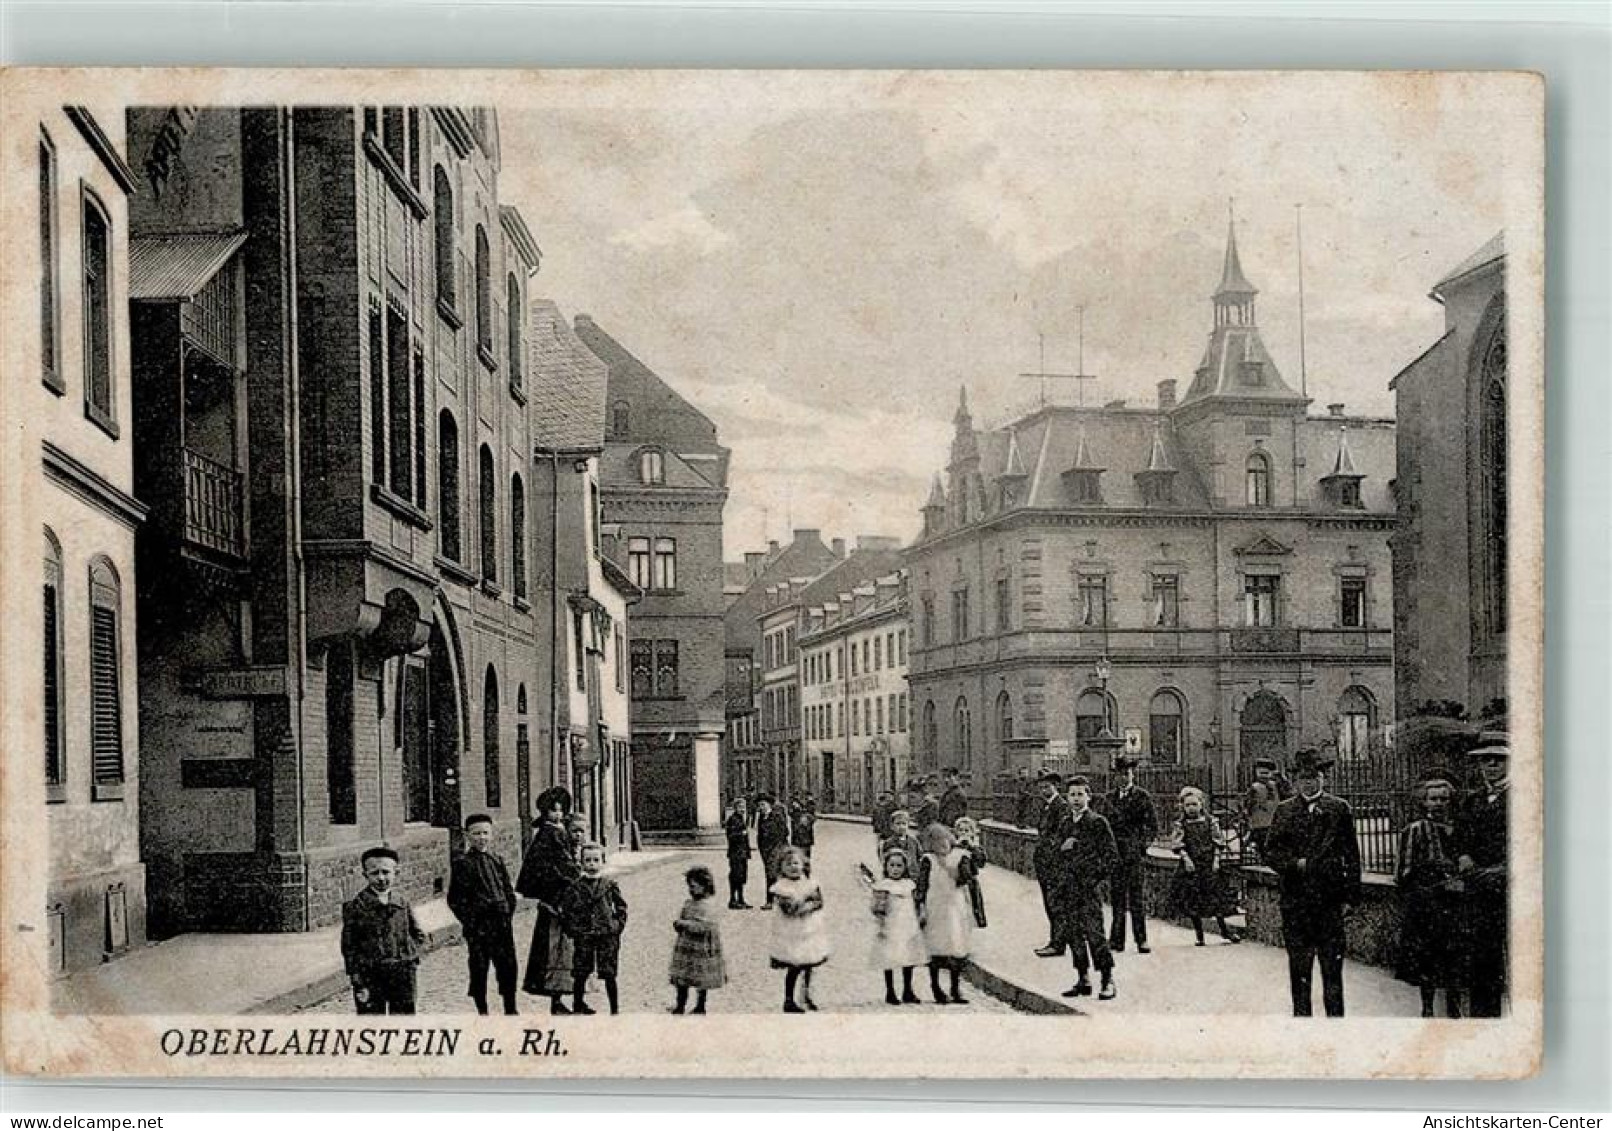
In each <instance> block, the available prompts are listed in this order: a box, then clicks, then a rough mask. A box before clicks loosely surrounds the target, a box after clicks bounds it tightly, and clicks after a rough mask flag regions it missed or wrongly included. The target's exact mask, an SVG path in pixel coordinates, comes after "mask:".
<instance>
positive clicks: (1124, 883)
mask: <svg viewBox="0 0 1612 1131" xmlns="http://www.w3.org/2000/svg"><path fill="white" fill-rule="evenodd" d="M1114 772H1115V773H1117V774H1118V775H1119V785H1118V787H1117V788H1115V789H1113V790H1110V791H1109V793H1108V796H1107V797H1105V798H1104V799H1103V802H1104V803H1103V806H1102V808H1103V815H1104V816H1106V817H1107V818H1108V824H1109V827H1110V828H1111V829H1113V830H1114V844H1115V847H1116V848H1117V850H1118V856H1117V858H1116V859H1115V862H1114V874H1113V878H1112V879H1111V880H1110V881H1109V899H1110V900H1111V901H1112V903H1113V908H1114V921H1113V923H1112V924H1110V926H1109V931H1108V945H1109V946H1110V947H1112V948H1113V949H1114V950H1116V951H1123V950H1124V949H1125V918H1126V916H1127V915H1129V916H1130V920H1131V932H1132V933H1133V934H1134V935H1135V936H1136V950H1137V953H1138V954H1147V953H1148V951H1149V947H1148V945H1147V891H1146V889H1145V888H1144V886H1143V872H1142V868H1143V864H1144V862H1145V860H1146V858H1147V846H1148V845H1150V844H1152V843H1153V838H1154V837H1155V836H1157V835H1158V832H1159V824H1158V814H1157V813H1156V812H1155V810H1154V808H1153V795H1152V794H1150V793H1149V792H1148V791H1147V790H1145V789H1143V788H1142V787H1141V786H1139V785H1137V784H1136V759H1135V758H1132V757H1131V756H1129V755H1128V754H1121V755H1120V756H1119V757H1118V758H1116V759H1115V760H1114Z"/></svg>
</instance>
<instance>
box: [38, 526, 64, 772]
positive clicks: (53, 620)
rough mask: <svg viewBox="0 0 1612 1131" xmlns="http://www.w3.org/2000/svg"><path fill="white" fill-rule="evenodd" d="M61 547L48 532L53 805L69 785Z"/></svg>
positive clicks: (48, 743) (48, 738)
mask: <svg viewBox="0 0 1612 1131" xmlns="http://www.w3.org/2000/svg"><path fill="white" fill-rule="evenodd" d="M65 685H66V679H65V677H64V674H63V672H62V546H61V543H60V542H58V541H56V535H55V534H54V533H53V532H52V531H51V529H50V527H48V526H47V527H46V528H45V704H44V706H45V788H46V790H47V793H46V797H47V799H48V800H51V801H58V800H62V797H61V795H60V792H59V791H60V789H61V787H62V786H63V785H65V784H66V782H67V748H66V742H65V738H64V735H63V726H62V696H63V694H64V692H65Z"/></svg>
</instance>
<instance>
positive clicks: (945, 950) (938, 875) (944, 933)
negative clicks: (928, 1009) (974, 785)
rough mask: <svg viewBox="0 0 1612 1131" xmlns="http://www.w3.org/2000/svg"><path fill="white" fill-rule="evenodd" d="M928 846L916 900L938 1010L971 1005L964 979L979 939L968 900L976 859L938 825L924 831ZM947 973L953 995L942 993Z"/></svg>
mask: <svg viewBox="0 0 1612 1131" xmlns="http://www.w3.org/2000/svg"><path fill="white" fill-rule="evenodd" d="M924 847H925V848H927V849H928V850H929V851H928V852H926V853H925V854H924V859H923V864H922V865H921V867H920V868H919V871H918V892H917V898H918V910H919V914H920V915H921V916H922V919H923V925H924V943H925V944H926V945H927V946H928V948H929V989H930V991H931V993H933V994H934V998H935V1004H936V1005H947V1004H954V1005H967V1004H968V999H967V998H965V997H964V996H963V992H962V977H963V963H964V962H965V961H966V960H967V959H968V955H969V952H970V950H972V942H973V937H974V912H973V908H971V907H970V906H969V901H968V885H969V882H970V881H971V880H973V878H974V874H975V864H974V858H973V855H972V854H971V853H970V852H969V851H968V850H967V849H965V848H959V847H958V846H957V841H956V838H955V837H953V836H952V831H951V830H950V829H948V828H947V827H946V826H945V825H942V824H939V823H938V822H937V823H936V824H932V825H930V826H929V827H928V828H927V829H925V830H924ZM942 970H945V971H947V973H948V974H949V975H950V980H951V993H950V995H948V994H946V993H944V992H943V991H942V990H941V988H940V972H941V971H942Z"/></svg>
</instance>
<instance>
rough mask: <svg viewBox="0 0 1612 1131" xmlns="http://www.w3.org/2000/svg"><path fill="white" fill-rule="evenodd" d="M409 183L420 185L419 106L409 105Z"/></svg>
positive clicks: (415, 186)
mask: <svg viewBox="0 0 1612 1131" xmlns="http://www.w3.org/2000/svg"><path fill="white" fill-rule="evenodd" d="M409 184H410V185H412V186H413V187H414V188H415V189H418V188H419V187H420V108H419V107H418V106H410V107H409Z"/></svg>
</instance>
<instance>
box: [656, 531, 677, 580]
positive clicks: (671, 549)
mask: <svg viewBox="0 0 1612 1131" xmlns="http://www.w3.org/2000/svg"><path fill="white" fill-rule="evenodd" d="M655 588H656V589H676V588H677V541H676V540H675V539H672V538H657V539H655Z"/></svg>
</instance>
